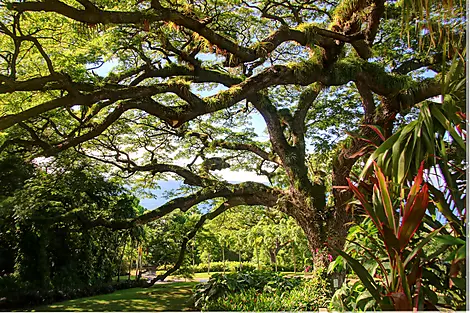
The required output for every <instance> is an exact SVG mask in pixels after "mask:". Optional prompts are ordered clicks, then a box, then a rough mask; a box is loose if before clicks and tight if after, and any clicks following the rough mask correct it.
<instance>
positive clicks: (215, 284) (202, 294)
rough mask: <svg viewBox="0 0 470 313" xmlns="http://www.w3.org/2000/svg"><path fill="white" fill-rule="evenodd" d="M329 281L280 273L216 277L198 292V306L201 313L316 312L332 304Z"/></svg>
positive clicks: (254, 272) (194, 297)
mask: <svg viewBox="0 0 470 313" xmlns="http://www.w3.org/2000/svg"><path fill="white" fill-rule="evenodd" d="M328 295H329V286H328V283H327V280H326V279H324V278H321V277H320V275H315V276H314V279H309V280H306V279H303V278H299V277H292V278H287V277H283V276H281V275H280V274H279V273H274V272H263V271H251V272H239V273H230V274H225V275H223V274H215V275H213V276H212V277H211V279H209V281H207V282H206V283H201V284H198V285H197V286H196V287H195V289H194V295H193V301H194V306H195V308H197V309H201V310H219V311H224V310H228V311H239V310H244V311H246V310H249V311H253V310H255V311H259V310H269V311H275V310H313V309H317V308H318V307H320V306H323V305H326V304H327V302H328Z"/></svg>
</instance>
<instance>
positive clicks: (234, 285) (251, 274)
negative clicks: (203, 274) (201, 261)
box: [194, 271, 300, 308]
mask: <svg viewBox="0 0 470 313" xmlns="http://www.w3.org/2000/svg"><path fill="white" fill-rule="evenodd" d="M299 283H300V279H297V278H295V279H289V278H285V277H284V276H282V275H280V274H278V273H274V272H265V271H242V272H237V273H228V274H214V275H212V276H211V278H210V279H209V280H208V281H207V282H205V283H200V284H198V285H197V286H196V287H195V289H194V305H195V307H196V308H206V306H207V305H208V303H209V302H210V301H212V300H215V299H217V298H220V297H223V296H225V295H227V294H229V293H237V292H240V291H242V290H248V289H254V290H257V291H259V292H261V291H263V290H264V289H265V288H267V289H269V290H272V288H273V287H275V288H276V290H277V291H283V290H290V289H292V288H293V287H294V286H296V285H298V284H299Z"/></svg>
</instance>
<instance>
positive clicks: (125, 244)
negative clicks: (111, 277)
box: [117, 238, 127, 281]
mask: <svg viewBox="0 0 470 313" xmlns="http://www.w3.org/2000/svg"><path fill="white" fill-rule="evenodd" d="M126 246H127V238H126V240H125V241H124V247H123V248H122V253H121V259H120V261H119V267H118V279H117V281H120V278H121V269H122V261H123V260H124V253H125V251H126Z"/></svg>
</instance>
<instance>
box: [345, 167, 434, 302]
mask: <svg viewBox="0 0 470 313" xmlns="http://www.w3.org/2000/svg"><path fill="white" fill-rule="evenodd" d="M423 171H424V164H423V163H421V166H420V168H419V171H418V173H417V175H416V177H415V178H414V181H413V184H412V186H411V187H410V188H409V189H408V188H406V189H405V188H403V187H400V190H398V192H397V190H396V188H395V190H393V191H395V192H393V191H392V189H393V187H392V186H391V184H390V183H389V181H388V180H387V178H386V177H385V175H384V174H383V173H382V171H381V169H380V168H379V167H378V166H377V165H376V164H374V172H375V177H374V178H373V181H374V184H373V187H372V195H370V194H367V193H366V192H362V191H361V190H359V188H358V187H356V186H355V185H354V184H353V183H352V182H351V181H350V180H348V184H349V188H350V189H351V190H352V191H353V192H354V195H355V197H356V198H357V199H358V200H359V202H360V204H361V206H362V207H363V208H364V210H365V212H366V213H367V215H368V216H369V217H370V219H371V220H372V221H373V223H374V224H375V226H376V227H377V229H378V237H379V239H380V240H381V241H383V245H382V249H383V250H384V251H383V252H384V255H387V258H386V259H379V258H377V257H376V255H375V254H376V253H374V252H373V251H372V250H371V249H368V248H366V247H361V248H363V249H364V250H365V251H366V252H367V253H369V254H370V256H371V257H372V258H374V259H375V260H376V262H377V263H378V265H379V267H380V269H381V270H382V272H383V274H384V275H383V276H384V277H383V278H382V279H381V280H375V279H374V278H373V277H372V276H371V275H370V274H369V272H368V271H367V270H366V269H365V267H364V266H363V265H362V264H361V263H360V262H358V261H357V260H356V259H354V258H353V257H351V256H350V255H348V254H347V253H345V252H344V251H339V250H338V253H339V254H340V255H341V256H342V257H343V258H344V259H345V260H346V261H347V262H348V263H349V265H350V266H351V267H352V269H353V270H354V271H355V272H356V274H357V275H358V277H359V278H360V279H361V281H362V283H363V284H364V286H365V287H366V288H367V290H368V291H369V292H370V294H371V295H372V296H373V297H374V299H375V301H376V302H377V304H378V305H379V306H380V307H381V308H382V309H384V310H391V309H395V310H400V311H403V310H406V311H408V310H418V306H419V303H420V302H419V295H420V288H421V273H422V262H420V261H421V260H420V251H421V249H422V248H423V247H424V245H426V243H428V242H429V241H430V240H431V239H432V238H433V237H434V236H435V235H436V234H437V233H438V232H439V229H437V230H434V231H433V232H431V233H429V234H428V235H427V236H426V237H424V238H423V239H421V241H419V242H418V243H413V244H411V243H410V240H411V238H412V237H413V235H414V234H415V232H416V230H417V229H418V227H419V226H420V225H421V223H422V220H423V217H424V215H425V212H426V209H427V207H428V202H429V193H428V186H427V184H426V183H423ZM370 196H371V197H370ZM370 198H372V200H369V199H370ZM387 263H388V264H387ZM422 302H423V301H421V303H422Z"/></svg>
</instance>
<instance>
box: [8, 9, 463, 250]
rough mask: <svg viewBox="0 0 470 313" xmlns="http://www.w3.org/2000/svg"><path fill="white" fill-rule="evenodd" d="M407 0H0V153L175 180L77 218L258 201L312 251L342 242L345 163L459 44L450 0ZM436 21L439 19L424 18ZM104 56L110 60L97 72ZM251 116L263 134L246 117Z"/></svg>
mask: <svg viewBox="0 0 470 313" xmlns="http://www.w3.org/2000/svg"><path fill="white" fill-rule="evenodd" d="M412 3H414V4H416V3H417V4H421V2H420V1H417V2H416V3H415V2H412ZM407 5H409V1H385V0H365V1H352V0H342V1H338V2H334V1H333V2H331V1H302V2H296V1H294V2H292V1H285V2H284V1H280V2H273V1H269V0H266V1H257V2H245V1H223V2H220V1H190V2H187V1H183V0H177V1H173V0H171V1H170V0H161V1H159V0H152V1H138V2H136V1H120V2H119V3H118V4H117V3H116V2H114V1H107V0H96V1H90V0H78V1H59V0H48V1H26V2H17V1H12V2H9V3H7V4H6V5H5V6H2V8H1V15H0V16H1V17H0V33H1V38H0V42H1V45H2V52H0V55H1V58H0V97H1V98H0V101H1V103H2V111H1V114H2V116H1V117H0V129H1V130H2V131H3V133H1V142H2V144H1V148H0V153H5V152H14V151H16V152H23V153H25V154H27V155H28V157H30V158H34V157H36V156H38V155H43V156H56V155H60V154H61V153H63V152H64V151H66V150H67V149H74V150H76V151H77V152H79V153H81V154H85V155H88V156H89V157H91V158H94V159H99V160H101V161H103V162H105V163H108V164H112V165H114V168H115V169H116V170H117V171H119V172H121V173H126V174H135V175H137V174H138V173H142V174H141V175H142V176H143V177H144V178H146V179H147V182H153V183H156V182H157V181H158V180H162V179H167V178H168V175H173V176H172V177H174V176H177V177H179V178H180V179H181V180H183V181H184V183H185V184H186V185H187V186H185V190H184V193H181V194H180V195H179V196H178V197H176V198H174V199H172V200H171V201H169V202H167V203H166V204H163V205H162V206H160V207H159V208H157V209H156V210H153V211H149V212H146V213H145V214H142V215H140V216H138V217H136V218H128V219H120V220H117V219H111V218H110V217H104V216H103V217H100V218H98V219H96V218H95V217H94V216H90V217H88V218H89V220H88V224H90V225H102V226H106V227H110V228H130V227H133V226H135V225H141V224H144V223H148V222H150V221H153V220H156V219H159V218H161V217H162V216H164V215H166V214H168V213H170V212H172V211H173V210H175V209H180V210H181V211H187V210H189V209H190V208H192V207H193V206H195V205H198V204H199V203H202V202H204V201H207V200H214V201H213V204H214V205H215V207H216V208H215V209H214V210H213V212H217V213H221V212H223V211H224V210H227V209H229V208H231V207H235V206H240V205H261V206H265V207H273V208H277V209H279V210H280V211H282V212H284V213H286V214H288V215H290V216H292V217H293V218H294V219H295V220H296V221H297V223H298V224H299V225H300V227H301V228H302V229H303V231H304V233H305V234H306V236H307V238H308V243H309V248H310V250H311V252H312V253H314V252H315V251H316V250H317V249H320V250H321V249H322V248H323V247H324V245H325V244H327V245H328V246H329V247H342V246H343V244H344V239H345V237H346V234H347V229H348V226H347V222H349V221H350V220H351V215H350V214H349V213H348V212H347V211H346V203H347V201H348V200H349V199H350V198H351V192H350V191H348V190H346V189H344V188H345V186H347V178H348V177H349V176H350V174H351V171H352V170H353V169H354V166H355V165H356V164H358V161H360V160H361V158H363V157H367V156H368V154H369V153H370V152H371V149H370V145H369V144H370V143H372V144H374V145H379V144H380V143H381V142H382V140H383V139H386V138H388V137H389V136H390V135H391V134H392V131H393V129H394V127H397V126H399V125H400V124H403V123H407V121H408V120H409V117H410V116H412V115H413V114H412V113H413V112H414V110H415V108H416V106H417V105H418V104H420V103H421V102H423V101H425V100H427V99H430V98H433V97H435V96H438V95H440V94H442V88H441V87H442V84H441V83H442V78H443V77H444V76H445V73H446V71H447V70H448V68H449V65H450V63H451V62H450V60H451V59H452V58H453V57H454V56H457V55H459V54H461V53H462V51H463V46H464V45H465V43H464V40H465V27H464V25H465V22H466V18H465V9H464V7H463V4H462V3H461V2H457V1H455V2H452V4H450V5H448V6H446V7H445V8H442V7H441V6H439V4H438V3H435V2H431V3H430V5H431V8H432V9H433V11H432V12H435V11H434V10H435V9H438V10H440V11H438V12H439V14H429V15H426V16H424V15H423V14H422V12H423V10H424V9H423V8H424V6H419V7H417V8H416V9H415V11H416V12H418V13H419V14H414V15H408V14H407V13H406V12H407V11H406V9H407ZM426 9H427V10H426V11H425V12H430V10H428V8H426ZM444 9H445V10H444ZM447 10H450V11H447ZM402 19H403V20H405V21H408V22H409V25H410V26H409V27H406V29H403V27H402ZM436 24H437V27H439V25H452V28H449V27H444V28H445V29H444V30H445V32H442V31H433V32H430V31H429V26H432V25H436ZM426 26H428V28H427V29H428V31H422V30H423V29H426ZM443 33H445V35H446V36H447V37H446V36H441V34H443ZM403 34H405V35H403ZM443 38H453V40H452V41H450V40H444V39H443ZM449 43H452V45H450V44H449ZM422 47H427V48H428V49H422ZM104 64H106V65H109V64H114V65H115V66H114V68H113V69H112V70H110V71H106V72H103V73H101V75H98V74H96V72H95V70H96V69H97V68H99V67H100V66H104ZM410 114H411V115H410ZM259 117H261V118H260V119H262V120H263V121H264V123H265V126H266V128H267V132H268V139H267V140H264V139H263V138H262V137H260V136H257V135H256V134H255V133H254V131H253V128H252V126H250V120H251V119H253V118H259ZM379 129H381V131H377V130H379ZM347 134H350V135H351V136H346V135H347ZM382 137H383V138H382ZM307 148H308V149H307ZM330 150H333V153H330ZM322 152H323V153H324V154H325V155H326V156H327V157H328V156H330V157H331V158H332V159H330V160H329V162H330V164H331V172H330V173H329V174H328V175H326V177H325V172H324V170H325V167H326V166H324V163H326V162H313V163H309V160H310V159H312V158H313V159H317V160H318V159H321V158H319V157H320V156H322V155H321V154H322ZM312 164H313V165H314V166H310V167H309V165H312ZM227 168H230V169H232V170H245V171H250V172H252V173H257V174H260V175H264V176H266V177H267V178H268V179H269V180H270V182H271V184H270V185H269V186H268V185H265V184H261V183H256V182H251V181H250V182H243V183H230V182H227V181H224V180H223V179H221V177H219V176H218V175H217V174H216V173H217V172H215V171H217V170H224V169H227ZM330 186H333V187H335V188H333V189H332V188H331V187H330ZM330 196H331V197H332V198H331V199H330V201H327V198H328V197H330ZM212 217H213V216H212ZM184 242H185V243H186V241H184ZM184 248H185V247H183V250H184Z"/></svg>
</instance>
